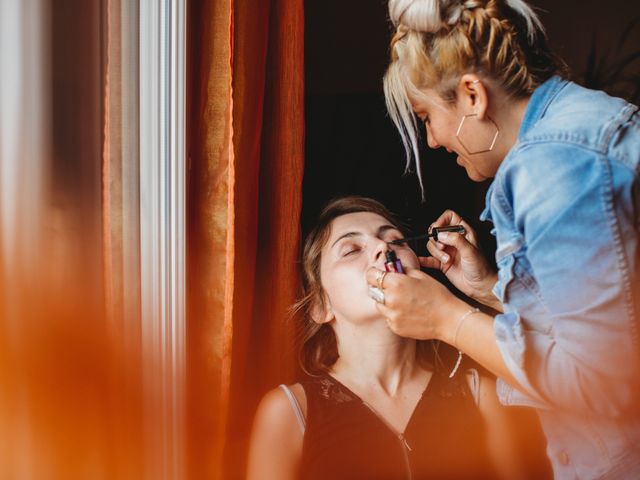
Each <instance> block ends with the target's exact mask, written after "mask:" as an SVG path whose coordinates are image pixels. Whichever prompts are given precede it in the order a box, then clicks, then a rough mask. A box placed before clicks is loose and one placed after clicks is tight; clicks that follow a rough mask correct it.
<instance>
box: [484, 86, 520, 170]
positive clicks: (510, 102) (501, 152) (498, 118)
mask: <svg viewBox="0 0 640 480" xmlns="http://www.w3.org/2000/svg"><path fill="white" fill-rule="evenodd" d="M503 95H504V94H503ZM529 99H530V97H526V98H521V99H515V100H514V99H511V98H507V97H506V95H505V98H504V99H500V100H499V101H498V104H499V105H500V107H499V108H496V109H495V110H494V111H493V112H491V113H490V115H491V116H492V118H493V119H494V121H495V122H496V124H497V125H498V126H499V128H500V137H502V140H501V141H499V142H497V144H496V150H495V153H496V156H498V157H499V158H501V159H504V157H506V156H507V154H508V153H509V150H511V148H513V146H514V145H515V143H516V141H517V140H518V133H519V132H520V126H521V125H522V120H523V119H524V114H525V112H526V110H527V106H528V105H529Z"/></svg>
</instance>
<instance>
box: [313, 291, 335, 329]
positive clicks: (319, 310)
mask: <svg viewBox="0 0 640 480" xmlns="http://www.w3.org/2000/svg"><path fill="white" fill-rule="evenodd" d="M323 300H324V301H323V302H319V301H316V302H314V304H313V306H312V307H311V318H313V321H314V322H316V323H320V324H322V323H329V322H330V321H332V320H333V319H334V318H335V316H334V315H333V310H332V309H331V302H329V298H327V296H326V295H324V298H323Z"/></svg>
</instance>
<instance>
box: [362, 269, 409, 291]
mask: <svg viewBox="0 0 640 480" xmlns="http://www.w3.org/2000/svg"><path fill="white" fill-rule="evenodd" d="M382 275H384V278H382ZM401 275H404V274H402V273H395V272H386V271H384V270H380V269H379V268H376V267H370V268H369V269H367V271H366V272H365V279H366V280H367V283H368V284H369V285H371V286H372V287H377V288H380V287H384V288H385V289H386V288H387V287H388V286H390V285H395V284H396V282H397V277H398V276H401ZM380 283H383V285H380Z"/></svg>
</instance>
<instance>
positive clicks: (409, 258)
mask: <svg viewBox="0 0 640 480" xmlns="http://www.w3.org/2000/svg"><path fill="white" fill-rule="evenodd" d="M408 250H409V248H408V247H407V249H406V250H401V251H396V255H397V256H398V258H399V259H400V261H401V262H402V265H403V266H404V267H407V268H412V269H418V268H420V262H419V260H418V257H417V256H416V255H415V253H413V250H411V251H408Z"/></svg>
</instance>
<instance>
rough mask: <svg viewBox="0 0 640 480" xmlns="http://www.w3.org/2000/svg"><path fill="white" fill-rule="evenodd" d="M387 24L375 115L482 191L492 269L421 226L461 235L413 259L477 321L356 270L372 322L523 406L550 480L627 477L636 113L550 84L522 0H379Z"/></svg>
mask: <svg viewBox="0 0 640 480" xmlns="http://www.w3.org/2000/svg"><path fill="white" fill-rule="evenodd" d="M389 13H390V18H391V20H392V22H393V24H394V25H395V27H396V32H395V35H394V36H393V39H392V41H391V63H390V65H389V68H388V70H387V73H386V75H385V79H384V87H385V96H386V100H387V108H388V111H389V114H390V116H391V118H392V119H393V121H394V123H395V124H396V126H397V128H398V130H399V131H400V134H401V136H402V139H403V141H404V145H405V148H406V150H407V155H408V158H413V159H414V161H416V163H418V162H417V158H418V149H417V138H418V135H417V129H418V128H422V125H421V124H422V123H423V124H424V127H425V128H426V134H427V142H428V145H429V147H431V148H440V147H443V148H446V149H447V150H448V151H451V152H455V153H456V154H457V155H458V160H457V161H458V164H460V165H461V166H462V167H463V168H465V169H466V171H467V174H468V176H469V178H470V179H471V180H473V181H482V180H485V179H487V178H493V182H492V184H491V186H490V188H489V191H488V193H487V198H486V209H485V211H484V212H483V213H482V216H481V219H483V220H486V221H490V222H492V223H493V225H494V227H495V229H494V233H495V235H496V237H497V251H496V254H495V255H496V262H497V265H498V271H497V272H494V271H493V269H492V267H491V266H490V264H489V263H488V262H487V261H486V260H485V259H484V257H483V256H482V254H481V252H480V251H479V249H478V244H477V240H476V235H475V232H474V231H473V229H472V228H471V227H470V226H469V225H468V224H467V223H466V222H465V221H464V219H462V218H460V217H459V216H458V215H457V214H456V213H455V212H453V211H446V212H444V213H443V214H442V215H441V216H440V218H438V219H437V220H436V221H435V222H434V223H433V224H432V226H431V227H439V226H448V225H463V226H464V227H465V230H466V233H465V234H464V235H462V234H458V233H449V234H444V235H439V236H438V241H437V242H436V241H434V240H433V239H432V240H429V242H428V244H427V248H428V250H429V252H430V253H431V254H432V256H431V257H429V258H424V259H421V264H422V266H423V267H427V268H434V269H440V270H441V271H442V272H443V273H444V274H445V275H446V276H447V277H448V279H449V280H450V281H451V282H452V283H453V284H454V285H455V286H456V287H457V288H458V289H459V290H461V291H462V292H463V293H465V294H466V295H467V296H468V297H471V298H473V299H474V300H476V301H477V302H478V303H479V304H483V305H485V306H487V307H490V308H488V309H483V311H480V310H478V309H476V308H474V307H473V306H472V305H469V304H467V303H465V302H464V301H462V300H460V299H458V298H457V297H455V296H454V295H453V294H451V293H450V292H449V291H448V290H447V288H445V287H444V286H443V285H442V284H440V283H439V282H437V281H436V280H434V279H433V278H431V277H430V276H428V275H426V274H425V273H423V272H421V271H420V270H417V269H408V271H407V272H406V275H402V274H398V273H392V272H391V273H386V274H385V273H383V272H382V271H380V270H378V269H376V268H372V269H369V270H368V271H367V274H366V277H367V282H368V283H369V284H370V285H372V286H376V285H378V286H382V287H383V293H384V295H383V296H382V298H379V299H378V302H379V303H378V308H379V310H380V311H381V312H382V313H383V314H384V315H385V316H386V317H387V322H388V325H389V326H390V328H391V329H392V330H393V331H394V332H396V333H398V334H400V335H402V336H407V337H413V338H418V339H433V338H435V339H440V340H443V341H445V342H447V343H449V344H451V345H453V346H454V347H456V348H458V349H459V350H460V351H461V352H463V353H465V354H467V355H469V356H470V357H472V358H473V359H474V360H476V361H477V362H479V363H480V364H481V365H483V366H484V367H486V368H487V369H489V370H490V371H492V372H493V373H494V374H495V375H496V376H497V377H498V379H499V380H498V387H497V390H498V395H499V397H500V400H501V401H502V402H503V403H504V404H506V405H525V406H529V407H533V408H536V409H537V411H538V415H539V418H540V420H541V423H542V426H543V429H544V431H545V434H546V436H547V442H548V448H547V453H548V455H549V457H550V459H551V462H552V464H553V469H554V475H555V477H556V478H566V479H568V478H581V479H584V478H605V477H606V478H640V415H639V413H638V412H639V410H640V398H639V397H640V347H639V345H640V331H639V329H640V305H639V304H640V298H639V296H640V283H639V281H640V245H639V244H638V243H639V242H638V238H639V233H640V232H639V229H640V220H639V210H640V180H639V178H638V177H639V171H640V113H638V107H636V106H634V105H631V104H629V103H626V102H624V101H623V100H620V99H617V98H612V97H609V96H607V95H606V94H604V93H603V92H597V91H591V90H586V89H584V88H581V87H579V86H577V85H575V84H574V83H572V82H570V81H567V80H565V79H564V78H563V73H564V67H563V66H562V63H561V61H559V60H558V59H557V58H556V57H555V56H554V55H553V54H552V53H551V51H550V50H549V48H548V47H547V43H546V38H545V34H544V31H543V29H542V26H541V25H540V23H539V20H538V18H537V17H536V15H535V13H534V12H533V11H532V9H531V8H530V7H529V6H528V5H527V4H526V3H525V2H523V1H521V0H467V1H455V0H454V1H444V0H443V1H434V0H391V1H390V2H389ZM414 114H415V115H416V116H417V117H418V118H419V119H420V122H417V121H416V117H415V116H414ZM418 172H420V171H419V169H418ZM485 311H491V312H492V313H493V314H489V313H485Z"/></svg>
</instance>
